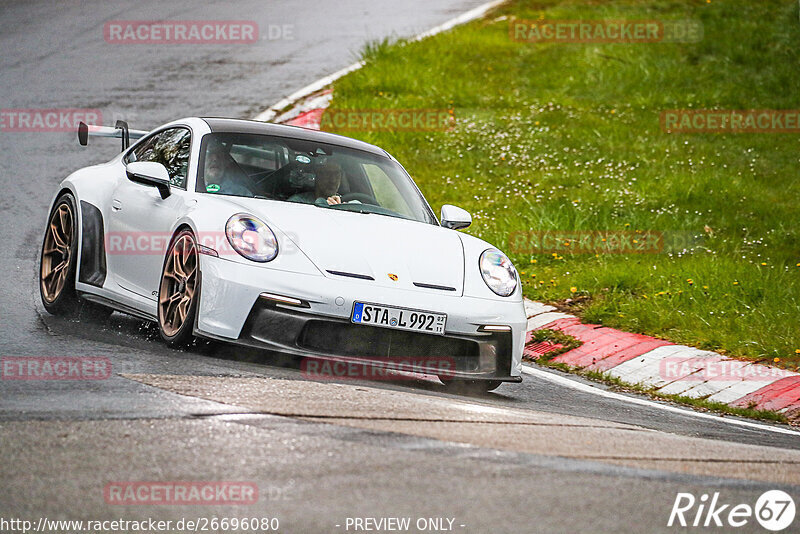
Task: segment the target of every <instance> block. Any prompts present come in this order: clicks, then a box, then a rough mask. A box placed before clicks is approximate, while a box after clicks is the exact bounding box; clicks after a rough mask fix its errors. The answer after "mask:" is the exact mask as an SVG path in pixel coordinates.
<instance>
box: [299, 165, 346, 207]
mask: <svg viewBox="0 0 800 534" xmlns="http://www.w3.org/2000/svg"><path fill="white" fill-rule="evenodd" d="M343 174H344V171H342V166H341V165H339V164H338V163H326V164H324V165H321V166H320V167H319V168H318V169H317V172H316V178H315V180H314V190H313V191H304V192H302V193H297V194H296V195H292V196H291V197H289V202H305V203H306V204H325V203H327V205H329V206H333V205H334V204H341V203H342V197H340V196H339V195H338V194H337V193H338V191H339V186H340V185H341V183H342V175H343Z"/></svg>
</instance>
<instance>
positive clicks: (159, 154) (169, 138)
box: [126, 128, 192, 189]
mask: <svg viewBox="0 0 800 534" xmlns="http://www.w3.org/2000/svg"><path fill="white" fill-rule="evenodd" d="M191 137H192V136H191V134H190V133H189V130H187V129H186V128H170V129H169V130H164V131H163V132H161V133H159V134H157V135H154V136H152V137H150V138H149V139H146V140H145V141H144V142H143V143H141V144H140V145H139V146H137V147H136V148H134V149H133V150H132V151H131V152H130V154H128V156H127V158H126V163H130V162H132V161H155V162H157V163H161V164H162V165H163V166H164V167H166V168H167V172H169V181H170V185H173V186H175V187H180V188H182V189H186V176H187V172H188V167H189V149H190V147H191Z"/></svg>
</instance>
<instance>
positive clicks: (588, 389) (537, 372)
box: [522, 365, 800, 436]
mask: <svg viewBox="0 0 800 534" xmlns="http://www.w3.org/2000/svg"><path fill="white" fill-rule="evenodd" d="M522 372H523V373H527V374H529V375H533V376H536V377H538V378H541V379H543V380H548V381H550V382H553V383H555V384H559V385H562V386H567V387H570V388H572V389H577V390H578V391H583V392H584V393H591V394H593V395H598V396H600V397H606V398H609V399H614V400H618V401H622V402H628V403H630V404H638V405H640V406H647V407H648V408H656V409H659V410H664V411H667V412H673V413H677V414H680V415H686V416H689V417H697V418H700V419H711V420H714V421H718V422H723V423H728V424H731V425H738V426H743V427H747V428H753V429H757V430H766V431H769V432H775V433H778V434H789V435H791V436H800V432H797V431H795V430H790V429H788V428H782V427H778V426H769V425H762V424H758V423H751V422H750V421H742V420H739V419H726V418H724V417H719V416H718V415H711V414H708V413H703V412H696V411H694V410H688V409H684V408H677V407H675V406H670V405H668V404H660V403H658V402H653V401H650V400H646V399H640V398H637V397H629V396H628V395H621V394H619V393H615V392H613V391H607V390H605V389H600V388H598V387H594V386H590V385H588V384H584V383H582V382H578V381H576V380H572V379H570V378H567V377H563V376H561V375H557V374H555V373H552V372H549V371H544V370H542V369H536V368H534V367H531V366H529V365H523V366H522Z"/></svg>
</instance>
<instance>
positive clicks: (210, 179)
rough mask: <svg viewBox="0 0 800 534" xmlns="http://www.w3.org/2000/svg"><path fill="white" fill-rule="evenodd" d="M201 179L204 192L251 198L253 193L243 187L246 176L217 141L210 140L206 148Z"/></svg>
mask: <svg viewBox="0 0 800 534" xmlns="http://www.w3.org/2000/svg"><path fill="white" fill-rule="evenodd" d="M203 179H204V180H205V182H206V191H208V192H209V193H220V194H222V195H234V196H240V197H252V196H253V192H252V191H250V189H249V188H248V187H247V186H246V185H244V183H242V182H244V180H245V179H246V176H245V175H244V172H242V170H241V169H240V168H239V166H238V165H237V164H236V161H235V160H234V159H233V158H232V157H231V155H230V154H229V153H228V151H227V150H226V148H225V145H223V144H222V143H221V142H220V141H219V140H218V139H214V138H211V139H210V141H209V143H208V147H207V148H206V161H205V171H204V173H203Z"/></svg>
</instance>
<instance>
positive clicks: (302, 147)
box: [197, 133, 436, 224]
mask: <svg viewBox="0 0 800 534" xmlns="http://www.w3.org/2000/svg"><path fill="white" fill-rule="evenodd" d="M197 191H198V192H204V193H210V194H214V195H232V196H239V197H250V198H264V199H269V200H279V201H284V202H296V203H301V204H308V205H312V206H316V207H319V208H325V209H336V210H344V211H354V212H359V213H376V214H379V215H388V216H392V217H401V218H404V219H411V220H415V221H420V222H426V223H431V224H436V219H435V218H434V216H433V214H432V212H431V210H430V208H429V207H428V205H427V203H426V202H425V199H424V198H423V197H422V195H421V194H420V193H419V191H418V190H417V188H416V186H415V185H414V183H413V182H412V181H411V179H410V178H409V176H408V175H407V174H406V173H405V171H404V170H403V168H402V167H401V166H400V165H399V164H397V163H396V162H395V161H392V160H391V159H389V158H387V157H382V156H378V155H374V154H370V153H369V152H362V151H360V150H353V149H350V148H345V147H341V146H338V145H330V144H326V143H316V142H312V141H304V140H298V139H289V138H283V137H273V136H267V135H253V134H238V133H215V134H209V135H206V136H205V137H204V138H203V144H202V147H201V149H200V162H199V171H198V175H197Z"/></svg>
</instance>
